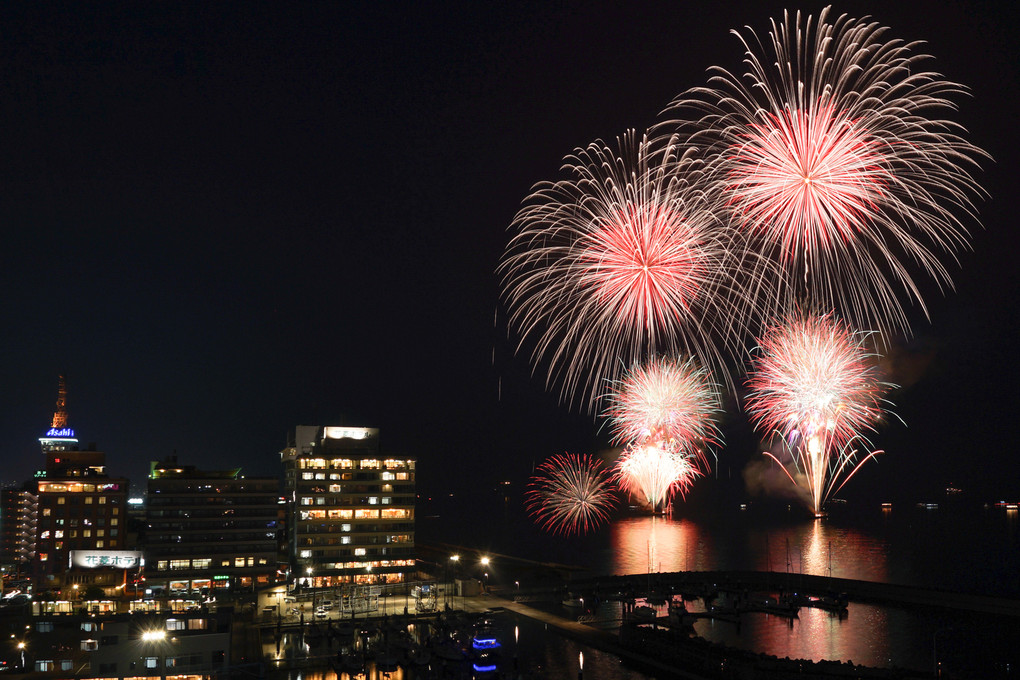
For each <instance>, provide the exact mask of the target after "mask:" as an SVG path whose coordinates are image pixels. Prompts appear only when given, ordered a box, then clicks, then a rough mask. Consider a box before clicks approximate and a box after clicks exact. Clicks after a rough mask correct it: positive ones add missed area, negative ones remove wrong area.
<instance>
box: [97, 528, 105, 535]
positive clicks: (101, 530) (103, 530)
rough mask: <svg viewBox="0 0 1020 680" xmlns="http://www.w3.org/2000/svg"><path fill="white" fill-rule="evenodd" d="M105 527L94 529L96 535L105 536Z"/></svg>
mask: <svg viewBox="0 0 1020 680" xmlns="http://www.w3.org/2000/svg"><path fill="white" fill-rule="evenodd" d="M105 535H106V529H96V536H105Z"/></svg>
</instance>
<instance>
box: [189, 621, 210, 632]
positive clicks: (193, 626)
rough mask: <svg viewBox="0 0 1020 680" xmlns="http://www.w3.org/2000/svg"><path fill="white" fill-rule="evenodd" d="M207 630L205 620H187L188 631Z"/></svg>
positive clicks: (207, 625)
mask: <svg viewBox="0 0 1020 680" xmlns="http://www.w3.org/2000/svg"><path fill="white" fill-rule="evenodd" d="M207 628H209V621H208V620H207V619H188V630H206V629H207Z"/></svg>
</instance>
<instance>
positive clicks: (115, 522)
mask: <svg viewBox="0 0 1020 680" xmlns="http://www.w3.org/2000/svg"><path fill="white" fill-rule="evenodd" d="M110 526H111V527H115V526H117V519H116V518H114V519H111V520H110Z"/></svg>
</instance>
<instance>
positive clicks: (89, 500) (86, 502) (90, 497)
mask: <svg viewBox="0 0 1020 680" xmlns="http://www.w3.org/2000/svg"><path fill="white" fill-rule="evenodd" d="M85 505H92V496H85Z"/></svg>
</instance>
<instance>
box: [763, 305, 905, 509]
mask: <svg viewBox="0 0 1020 680" xmlns="http://www.w3.org/2000/svg"><path fill="white" fill-rule="evenodd" d="M862 339H863V338H862V337H861V336H860V335H855V334H853V333H851V332H850V331H849V330H848V329H847V328H846V327H845V326H844V325H843V324H842V323H840V322H838V321H836V320H834V319H833V318H831V317H830V316H809V315H799V316H794V317H792V318H790V319H789V320H788V321H787V323H786V324H784V325H783V326H779V327H776V328H773V329H771V330H770V331H768V332H767V333H766V335H765V337H764V339H763V340H762V341H761V342H760V346H759V350H758V352H757V355H756V357H755V359H754V362H753V370H752V373H751V377H750V379H749V381H748V387H749V388H750V394H749V395H748V397H747V401H746V406H747V411H748V413H749V414H750V415H751V418H752V420H753V421H754V422H755V424H756V426H757V427H758V428H759V429H760V430H763V431H766V432H768V433H775V434H776V435H777V437H779V438H780V439H782V441H783V442H784V444H785V447H786V448H787V450H788V452H789V453H790V455H791V456H792V458H793V465H794V466H795V468H796V471H797V472H799V473H801V475H802V476H803V477H802V478H803V480H804V481H803V483H804V485H805V486H806V491H807V492H808V495H809V496H810V499H811V505H812V508H813V509H814V511H815V513H819V512H820V511H821V508H822V505H823V503H824V502H825V500H826V498H827V497H828V496H829V495H830V493H831V492H833V491H834V490H837V489H838V488H840V487H842V485H843V484H845V483H846V481H847V480H848V479H849V478H850V477H851V476H853V474H854V473H855V472H856V470H857V469H858V468H859V466H860V464H861V463H863V462H864V461H865V460H867V459H868V458H870V457H872V456H874V455H875V453H877V452H870V453H868V454H867V455H865V456H864V457H863V458H862V459H860V460H859V459H858V458H857V454H856V451H855V450H854V449H853V446H854V445H855V444H859V445H861V446H867V447H868V448H870V445H869V444H868V442H867V440H866V438H865V437H864V436H863V434H862V433H863V432H864V431H866V430H873V429H874V426H875V423H876V422H877V421H878V420H879V419H880V418H881V417H882V415H883V409H882V394H883V393H884V392H885V391H886V389H888V388H889V387H890V385H888V384H885V383H882V382H880V381H879V380H878V378H877V375H876V373H877V371H876V368H875V367H874V365H873V364H872V362H871V359H872V358H873V356H872V355H871V354H869V353H868V351H867V350H866V349H865V348H864V346H863V344H862ZM766 455H771V454H766ZM773 458H775V457H774V456H773ZM776 460H777V462H778V458H777V459H776ZM780 464H782V463H780ZM784 469H786V468H785V466H784ZM787 474H788V475H789V476H790V479H791V480H793V479H794V478H793V475H790V471H789V470H787ZM794 483H796V482H794ZM837 485H838V486H837Z"/></svg>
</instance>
